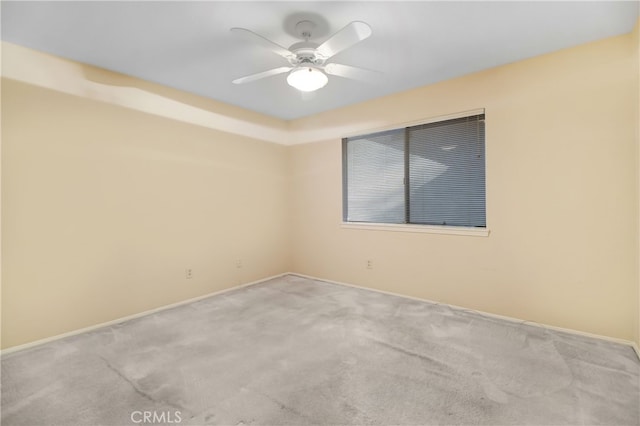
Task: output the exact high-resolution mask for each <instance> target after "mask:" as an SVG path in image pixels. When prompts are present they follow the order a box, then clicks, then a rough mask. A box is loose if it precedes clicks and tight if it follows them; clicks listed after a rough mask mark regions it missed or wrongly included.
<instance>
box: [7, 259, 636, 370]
mask: <svg viewBox="0 0 640 426" xmlns="http://www.w3.org/2000/svg"><path fill="white" fill-rule="evenodd" d="M285 275H294V276H298V277H301V278H307V279H310V280H316V281H323V282H326V283H330V284H336V285H341V286H345V287H353V288H357V289H361V290H368V291H375V292H377V293H382V294H388V295H391V296H396V297H402V298H405V299H411V300H417V301H420V302H427V303H433V304H438V305H444V306H448V307H450V308H451V309H455V310H460V311H468V312H474V313H476V314H478V315H482V316H485V317H489V318H497V319H501V320H505V321H509V322H515V323H519V324H528V325H532V326H535V327H540V328H546V329H549V330H554V331H560V332H564V333H569V334H574V335H578V336H585V337H591V338H594V339H600V340H605V341H608V342H614V343H619V344H622V345H627V346H631V347H632V348H633V350H634V351H635V353H636V355H637V356H638V359H639V360H640V348H639V347H638V345H637V344H636V343H635V342H631V341H629V340H624V339H618V338H615V337H609V336H603V335H600V334H593V333H587V332H584V331H579V330H573V329H570V328H563V327H556V326H553V325H547V324H540V323H537V322H533V321H527V320H522V319H519V318H514V317H508V316H504V315H497V314H492V313H489V312H483V311H477V310H475V309H469V308H464V307H462V306H457V305H451V304H448V303H440V302H435V301H433V300H429V299H423V298H419V297H413V296H408V295H405V294H400V293H394V292H391V291H385V290H378V289H375V288H370V287H364V286H359V285H355V284H349V283H344V282H340V281H332V280H328V279H324V278H318V277H314V276H311V275H305V274H299V273H297V272H285V273H282V274H277V275H273V276H270V277H267V278H262V279H260V280H257V281H252V282H249V283H245V284H240V285H237V286H233V287H229V288H226V289H224V290H218V291H214V292H212V293H207V294H205V295H202V296H197V297H193V298H191V299H187V300H182V301H180V302H176V303H172V304H169V305H164V306H160V307H158V308H154V309H150V310H147V311H144V312H139V313H137V314H132V315H127V316H125V317H122V318H118V319H115V320H112V321H107V322H103V323H100V324H95V325H92V326H89V327H84V328H81V329H78V330H73V331H70V332H67V333H62V334H58V335H55V336H51V337H46V338H44V339H39V340H35V341H33V342H29V343H25V344H22V345H18V346H12V347H10V348H7V349H3V350H2V351H0V355H9V354H12V353H14V352H18V351H22V350H25V349H29V348H33V347H35V346H40V345H43V344H45V343H49V342H53V341H56V340H60V339H64V338H66V337H70V336H76V335H78V334H82V333H86V332H89V331H94V330H97V329H100V328H103V327H109V326H112V325H116V324H120V323H123V322H126V321H129V320H132V319H136V318H140V317H144V316H147V315H151V314H154V313H156V312H161V311H164V310H167V309H171V308H175V307H178V306H182V305H186V304H188V303H193V302H197V301H199V300H203V299H206V298H209V297H212V296H217V295H220V294H223V293H227V292H229V291H233V290H237V289H240V288H243V287H250V286H252V285H256V284H260V283H262V282H265V281H269V280H272V279H274V278H279V277H283V276H285Z"/></svg>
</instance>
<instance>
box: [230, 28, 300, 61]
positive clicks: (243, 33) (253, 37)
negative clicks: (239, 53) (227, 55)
mask: <svg viewBox="0 0 640 426" xmlns="http://www.w3.org/2000/svg"><path fill="white" fill-rule="evenodd" d="M231 32H232V33H234V34H236V35H238V36H240V37H242V38H243V39H245V40H248V41H251V42H254V43H257V44H259V45H260V46H262V47H264V48H266V49H268V50H270V51H272V52H273V53H275V54H277V55H280V56H282V57H283V58H285V59H290V58H295V56H296V55H295V54H294V53H293V52H291V51H290V50H289V49H287V48H284V47H282V46H280V45H279V44H278V43H274V42H273V41H271V40H269V39H266V38H264V37H262V36H261V35H260V34H256V33H254V32H253V31H250V30H248V29H246V28H231Z"/></svg>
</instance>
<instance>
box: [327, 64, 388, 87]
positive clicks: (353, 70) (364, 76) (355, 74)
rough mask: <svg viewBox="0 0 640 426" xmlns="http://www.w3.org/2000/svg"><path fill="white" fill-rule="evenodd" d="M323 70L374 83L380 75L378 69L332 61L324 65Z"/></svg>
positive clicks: (331, 73)
mask: <svg viewBox="0 0 640 426" xmlns="http://www.w3.org/2000/svg"><path fill="white" fill-rule="evenodd" d="M324 71H325V72H326V73H327V74H329V75H336V76H338V77H344V78H351V79H353V80H362V81H366V82H368V83H375V82H376V81H378V80H379V79H380V76H381V75H382V73H380V72H378V71H371V70H368V69H365V68H358V67H352V66H350V65H342V64H333V63H332V64H327V65H325V67H324Z"/></svg>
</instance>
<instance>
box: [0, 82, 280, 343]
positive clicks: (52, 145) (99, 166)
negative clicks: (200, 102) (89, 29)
mask: <svg viewBox="0 0 640 426" xmlns="http://www.w3.org/2000/svg"><path fill="white" fill-rule="evenodd" d="M286 167H287V152H286V147H285V146H282V145H276V144H273V143H267V142H262V141H257V140H255V139H251V138H248V137H243V136H235V135H232V134H229V133H224V132H220V131H215V130H212V129H207V128H205V127H200V126H194V125H191V124H186V123H182V122H178V121H174V120H170V119H167V118H162V117H159V116H154V115H150V114H146V113H143V112H138V111H134V110H131V109H128V108H123V107H120V106H114V105H109V104H106V103H103V102H98V101H95V100H91V99H88V98H83V97H78V96H71V95H68V94H64V93H60V92H57V91H51V90H48V89H44V88H40V87H36V86H33V85H28V84H24V83H21V82H16V81H14V80H8V79H3V81H2V237H3V239H2V246H3V247H2V248H3V259H2V296H3V298H2V300H3V305H2V346H3V347H5V348H6V347H11V346H14V345H19V344H22V343H26V342H30V341H33V340H36V339H41V338H45V337H50V336H53V335H57V334H60V333H64V332H68V331H72V330H76V329H79V328H82V327H87V326H91V325H94V324H98V323H101V322H105V321H109V320H113V319H117V318H120V317H123V316H126V315H130V314H135V313H138V312H142V311H145V310H148V309H151V308H155V307H159V306H163V305H167V304H170V303H172V302H177V301H181V300H185V299H188V298H191V297H195V296H198V295H203V294H206V293H209V292H213V291H216V290H221V289H224V288H227V287H230V286H233V285H237V284H240V283H245V282H250V281H253V280H256V279H260V278H264V277H267V276H271V275H274V274H279V273H283V272H286V271H288V270H289V269H290V264H289V246H288V244H286V242H285V241H286V240H287V238H288V237H287V235H288V232H289V230H288V227H287V218H288V216H287V205H288V201H287V193H286V189H287V188H286V173H287V170H286ZM238 259H242V261H243V268H241V269H238V268H237V267H236V261H237V260H238ZM186 268H192V269H193V278H192V279H189V280H188V279H186V278H185V269H186Z"/></svg>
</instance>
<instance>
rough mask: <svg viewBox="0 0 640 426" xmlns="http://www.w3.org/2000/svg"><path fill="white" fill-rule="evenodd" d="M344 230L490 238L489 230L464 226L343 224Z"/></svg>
mask: <svg viewBox="0 0 640 426" xmlns="http://www.w3.org/2000/svg"><path fill="white" fill-rule="evenodd" d="M340 227H341V228H343V229H364V230H369V231H392V232H415V233H427V234H445V235H466V236H471V237H488V236H489V229H487V228H467V227H464V226H436V225H404V224H396V223H365V222H342V223H341V224H340Z"/></svg>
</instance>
